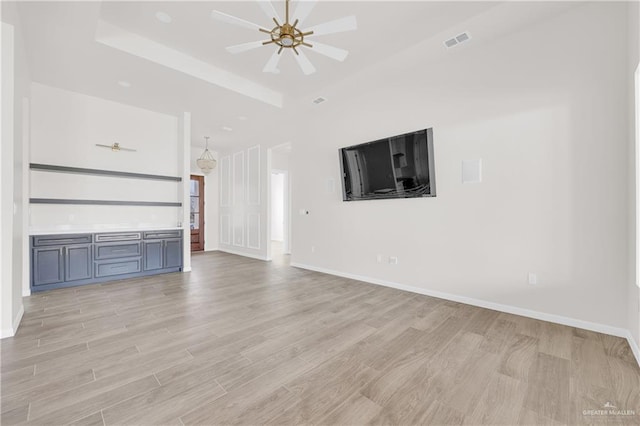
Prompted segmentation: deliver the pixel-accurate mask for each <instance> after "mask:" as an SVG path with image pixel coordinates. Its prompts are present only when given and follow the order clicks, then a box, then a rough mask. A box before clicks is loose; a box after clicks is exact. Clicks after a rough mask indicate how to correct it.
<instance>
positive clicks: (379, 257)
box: [377, 254, 382, 263]
mask: <svg viewBox="0 0 640 426" xmlns="http://www.w3.org/2000/svg"><path fill="white" fill-rule="evenodd" d="M377 261H378V263H382V255H381V254H379V255H378V257H377Z"/></svg>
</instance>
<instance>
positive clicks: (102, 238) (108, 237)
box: [96, 232, 142, 243]
mask: <svg viewBox="0 0 640 426" xmlns="http://www.w3.org/2000/svg"><path fill="white" fill-rule="evenodd" d="M141 238H142V234H141V233H140V232H110V233H108V234H96V243H104V242H109V241H131V240H139V239H141Z"/></svg>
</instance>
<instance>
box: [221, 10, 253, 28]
mask: <svg viewBox="0 0 640 426" xmlns="http://www.w3.org/2000/svg"><path fill="white" fill-rule="evenodd" d="M211 17H212V18H213V19H217V20H218V21H222V22H226V23H227V24H233V25H237V26H239V27H244V28H248V29H250V30H259V29H260V28H262V27H261V26H260V25H258V24H254V23H253V22H249V21H245V20H244V19H241V18H238V17H235V16H232V15H227V14H226V13H223V12H220V11H219V10H214V11H212V12H211Z"/></svg>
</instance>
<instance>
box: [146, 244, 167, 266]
mask: <svg viewBox="0 0 640 426" xmlns="http://www.w3.org/2000/svg"><path fill="white" fill-rule="evenodd" d="M163 255H164V250H163V242H162V240H157V241H145V242H144V262H143V263H144V265H143V266H144V270H145V271H153V270H154V269H162V264H163V263H164V262H163V257H164V256H163Z"/></svg>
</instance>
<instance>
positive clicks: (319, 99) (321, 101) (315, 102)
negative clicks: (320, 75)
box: [313, 96, 326, 105]
mask: <svg viewBox="0 0 640 426" xmlns="http://www.w3.org/2000/svg"><path fill="white" fill-rule="evenodd" d="M325 101H326V99H325V98H323V97H322V96H318V97H317V98H315V99H314V100H313V103H314V104H316V105H318V104H321V103H323V102H325Z"/></svg>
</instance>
